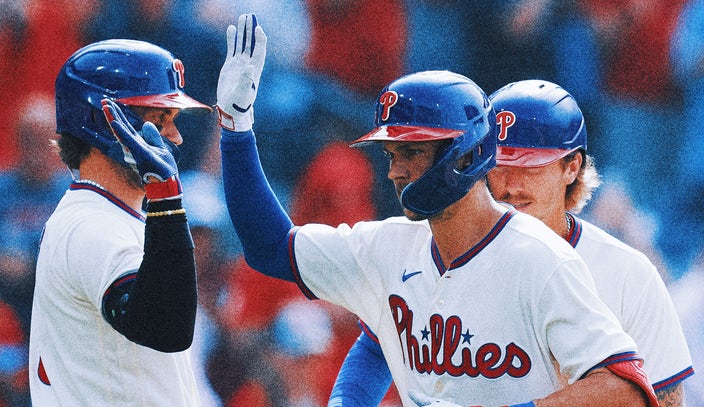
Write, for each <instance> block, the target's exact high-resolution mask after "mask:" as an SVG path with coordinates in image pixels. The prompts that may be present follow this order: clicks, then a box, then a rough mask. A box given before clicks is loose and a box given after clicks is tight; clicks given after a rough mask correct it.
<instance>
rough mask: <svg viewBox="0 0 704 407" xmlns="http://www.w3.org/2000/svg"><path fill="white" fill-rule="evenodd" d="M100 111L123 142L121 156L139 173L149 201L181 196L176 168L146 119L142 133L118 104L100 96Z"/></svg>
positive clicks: (155, 129) (174, 162) (153, 126)
mask: <svg viewBox="0 0 704 407" xmlns="http://www.w3.org/2000/svg"><path fill="white" fill-rule="evenodd" d="M102 105H103V113H104V114H105V118H106V119H107V121H108V123H109V124H110V128H111V129H112V132H113V134H114V135H115V137H116V138H117V140H118V141H119V142H120V144H121V145H122V151H123V152H124V159H125V162H126V163H127V164H129V165H130V166H131V167H132V169H134V170H135V172H137V174H139V176H140V178H141V179H142V182H143V183H144V190H145V193H146V196H147V199H148V200H151V201H160V200H164V199H176V198H180V197H181V195H182V192H183V191H182V189H181V182H180V181H179V179H178V167H177V166H176V160H175V159H174V157H173V155H172V153H171V151H170V150H169V149H168V148H167V147H166V145H165V143H164V140H163V139H162V138H161V134H159V130H158V129H157V128H156V126H155V125H154V124H153V123H151V122H145V123H144V125H143V126H142V131H141V134H140V133H139V132H137V130H135V129H134V127H132V125H131V124H130V122H129V121H128V120H127V117H126V116H125V114H124V113H123V112H122V110H121V109H120V107H119V106H118V105H117V104H116V103H115V102H113V101H112V100H110V99H103V100H102Z"/></svg>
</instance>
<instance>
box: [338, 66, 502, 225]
mask: <svg viewBox="0 0 704 407" xmlns="http://www.w3.org/2000/svg"><path fill="white" fill-rule="evenodd" d="M374 123H375V126H376V128H375V129H374V130H372V131H371V132H370V133H368V134H366V135H365V136H363V137H361V138H360V139H358V140H356V141H354V142H353V143H352V144H353V145H354V144H358V143H365V142H372V141H433V140H443V139H448V140H451V141H452V143H451V144H450V145H449V146H448V147H447V148H446V149H445V150H444V151H442V152H441V153H440V154H439V156H438V158H437V161H436V163H435V164H434V165H433V167H432V168H430V169H429V170H428V171H427V172H426V173H425V174H423V175H422V176H421V177H420V178H418V179H417V180H416V181H414V182H412V183H410V184H409V185H408V186H406V188H405V189H404V190H403V192H402V193H401V204H402V205H403V206H404V207H405V208H407V209H408V210H411V211H413V212H416V213H419V214H424V215H432V214H435V213H437V212H439V211H441V210H443V209H445V208H447V207H448V206H450V205H451V204H453V203H454V202H456V201H457V200H458V199H460V198H462V197H463V196H464V195H466V194H467V192H468V191H469V189H470V188H471V187H472V186H473V185H474V183H475V182H477V180H479V179H481V178H482V177H484V175H486V173H487V172H489V170H490V169H492V168H493V167H494V166H495V165H496V157H495V154H496V129H497V128H496V115H495V113H494V109H493V108H492V106H491V103H490V102H489V99H488V97H487V96H486V94H485V93H484V91H482V89H481V88H480V87H479V86H477V84H475V83H474V82H473V81H472V80H470V79H469V78H467V77H465V76H462V75H459V74H456V73H452V72H449V71H424V72H418V73H414V74H410V75H406V76H402V77H401V78H399V79H397V80H395V81H393V82H391V83H390V84H389V85H387V86H386V87H385V88H384V89H383V90H382V91H381V95H380V96H379V100H378V102H377V104H376V115H375V119H374ZM465 158H471V160H464V159H465ZM467 161H471V163H470V164H469V165H468V166H466V167H465V166H463V167H462V168H460V163H461V162H467Z"/></svg>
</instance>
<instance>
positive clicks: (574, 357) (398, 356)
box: [293, 211, 636, 406]
mask: <svg viewBox="0 0 704 407" xmlns="http://www.w3.org/2000/svg"><path fill="white" fill-rule="evenodd" d="M295 233H296V234H295V238H294V239H293V254H294V256H295V259H294V260H295V264H296V267H297V270H296V273H297V276H298V277H299V278H300V282H299V283H300V284H301V287H302V289H303V290H304V292H307V293H308V295H309V296H311V295H312V296H317V297H319V298H322V299H324V300H327V301H330V302H333V303H336V304H339V305H341V306H343V307H345V308H347V309H349V310H350V311H352V312H354V313H355V314H357V315H358V316H359V317H360V318H361V319H362V320H363V321H365V323H366V324H367V325H369V327H370V328H371V329H372V330H373V331H374V332H375V334H376V335H377V337H378V338H379V342H380V345H381V348H382V349H383V351H384V356H385V358H386V361H387V364H388V366H389V368H390V370H391V373H392V376H393V378H394V383H395V384H396V386H397V388H398V390H399V393H400V395H401V398H402V400H403V402H404V405H405V406H415V404H414V403H413V402H412V401H411V400H410V399H408V397H407V393H408V391H409V390H410V389H413V390H417V391H421V392H423V393H425V394H428V395H430V396H432V397H438V398H441V399H444V400H448V401H452V402H454V403H457V404H460V405H477V404H481V405H484V406H495V405H499V404H502V405H504V404H507V403H509V404H511V403H519V402H527V401H529V400H532V399H536V398H541V397H545V396H546V395H548V394H550V393H552V392H554V391H555V390H557V389H559V388H560V387H561V386H562V385H563V384H564V382H563V379H567V380H568V382H570V383H572V382H574V381H576V380H578V379H579V378H580V377H581V376H582V375H583V374H585V373H586V372H588V371H589V370H590V369H591V368H593V367H595V366H596V365H598V364H599V363H600V362H602V361H604V360H606V359H607V358H609V357H610V356H612V355H618V356H616V359H620V358H633V357H634V356H635V355H634V352H635V349H636V346H635V343H634V342H633V340H632V339H631V338H630V337H629V336H628V335H627V334H626V333H625V332H623V330H622V328H621V327H620V325H619V323H618V321H617V320H616V318H615V316H614V315H613V314H612V313H611V312H610V311H609V310H608V308H607V307H606V306H605V305H604V303H603V302H601V301H600V300H599V299H598V297H597V296H596V291H595V287H594V281H593V280H592V277H591V275H590V274H589V271H588V270H587V267H586V265H585V264H584V262H583V261H582V259H581V258H580V257H579V256H578V255H577V253H576V252H575V251H574V250H573V249H572V248H571V247H570V246H569V244H567V242H565V240H564V239H561V238H560V237H559V236H557V235H556V234H555V233H553V232H552V231H551V230H550V229H548V228H547V227H546V226H545V225H544V224H543V223H542V222H540V221H539V220H537V219H535V218H532V217H530V216H528V215H524V214H521V213H516V212H515V211H511V212H507V213H506V215H504V216H503V217H502V218H501V220H500V221H499V222H498V223H497V224H496V226H495V227H494V229H493V230H492V231H491V232H490V233H489V234H488V235H487V236H486V237H485V238H484V239H483V240H482V241H481V242H479V243H478V244H477V245H476V246H475V247H473V248H471V249H470V250H469V251H468V252H467V253H465V254H464V255H463V256H460V257H459V258H458V259H456V260H454V261H453V262H452V265H451V267H450V268H449V269H447V270H445V269H444V268H443V266H442V261H441V260H440V259H439V258H438V251H437V247H436V246H435V243H434V241H433V236H432V233H431V231H430V228H429V225H428V223H427V222H426V221H423V222H411V221H408V220H406V219H405V218H391V219H387V220H385V221H379V222H362V223H358V224H356V225H355V226H354V227H352V228H350V227H348V226H346V225H341V226H339V227H338V228H331V227H327V226H323V225H306V226H303V227H301V228H300V229H298V230H297V231H296V232H295ZM557 365H559V369H560V370H559V371H556V367H555V366H557Z"/></svg>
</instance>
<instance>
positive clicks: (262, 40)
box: [217, 14, 266, 131]
mask: <svg viewBox="0 0 704 407" xmlns="http://www.w3.org/2000/svg"><path fill="white" fill-rule="evenodd" d="M265 56H266V35H264V30H262V27H260V26H259V25H257V17H256V16H255V15H254V14H242V15H241V16H240V17H239V19H238V21H237V27H235V26H233V25H230V26H229V27H227V58H225V63H224V64H223V66H222V68H221V69H220V78H219V80H218V95H217V96H218V104H217V111H218V118H219V121H220V125H221V126H222V127H223V128H225V129H228V130H232V131H247V130H249V129H251V128H252V123H254V108H253V107H252V105H253V104H254V99H256V97H257V90H258V89H259V78H261V76H262V70H263V69H264V58H265Z"/></svg>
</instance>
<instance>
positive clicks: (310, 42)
mask: <svg viewBox="0 0 704 407" xmlns="http://www.w3.org/2000/svg"><path fill="white" fill-rule="evenodd" d="M244 12H255V13H256V14H257V18H258V21H259V23H260V24H261V25H262V26H263V27H264V29H265V32H266V33H267V36H268V38H269V43H268V55H267V61H266V65H265V68H264V72H263V75H262V79H261V85H260V89H259V95H258V99H257V102H256V105H255V124H254V129H255V132H256V134H257V139H258V144H259V148H260V153H261V156H262V161H263V165H264V169H265V171H266V173H267V174H268V176H269V179H270V181H271V183H272V186H273V188H274V189H275V191H276V192H277V193H278V194H279V196H280V198H281V200H282V203H283V204H284V205H285V206H286V208H287V209H288V210H289V211H290V213H291V215H292V218H293V220H294V221H295V222H321V223H328V224H332V225H336V224H339V223H341V222H347V223H354V222H357V221H360V220H369V219H377V218H385V217H387V216H392V215H399V214H400V213H401V212H400V207H399V205H398V203H397V200H396V198H395V196H394V192H393V188H391V184H390V183H389V182H388V181H387V180H386V178H385V176H386V166H387V164H386V162H385V159H384V158H383V157H382V156H381V154H380V153H379V152H378V151H376V150H375V149H371V150H364V149H362V150H360V149H350V148H348V147H347V143H348V142H349V141H352V140H354V139H356V138H357V137H359V136H361V135H362V134H364V133H365V132H367V131H369V130H370V129H371V128H372V126H373V107H374V102H375V99H376V97H377V96H378V92H379V91H380V90H381V88H382V87H383V86H384V85H385V84H386V83H388V82H390V81H391V80H393V79H395V78H396V77H398V76H400V75H402V74H404V73H410V72H414V71H418V70H426V69H449V70H452V71H455V72H459V73H462V74H464V75H466V76H468V77H470V78H471V79H473V80H474V81H475V82H477V84H479V85H480V86H481V87H482V88H483V89H484V90H485V91H486V92H487V94H489V93H491V92H493V91H494V90H497V89H498V88H500V87H501V86H503V85H505V84H507V83H509V82H513V81H516V80H522V79H529V78H540V79H546V80H550V81H553V82H556V83H558V84H560V85H562V86H563V87H564V88H565V89H566V90H567V91H569V92H570V93H572V94H573V95H574V96H575V97H576V99H577V100H578V102H579V103H580V106H581V108H582V111H583V113H584V115H585V117H586V119H587V131H588V135H589V146H588V149H589V153H590V154H591V155H592V156H593V157H594V158H595V161H596V166H597V169H598V170H599V171H600V173H601V175H602V178H603V185H602V186H601V188H600V189H599V190H598V192H597V193H596V194H595V196H594V198H593V199H592V202H590V203H589V204H588V206H587V208H586V210H585V211H584V212H583V213H582V214H581V216H582V217H584V218H585V219H587V220H590V221H592V222H594V223H596V224H597V225H599V226H601V227H602V228H604V229H606V230H607V231H609V232H611V233H612V234H614V235H615V236H617V237H619V238H621V239H622V240H624V241H625V242H627V243H629V244H630V245H632V246H634V247H636V248H638V249H640V250H641V251H643V252H645V253H646V254H647V255H648V256H649V257H650V259H651V260H652V261H653V262H654V263H655V264H656V265H657V266H658V268H659V271H660V272H661V274H662V277H663V279H664V280H665V282H666V284H667V285H668V288H669V289H670V293H671V295H672V298H673V301H674V302H675V305H676V307H677V309H678V312H679V313H680V318H681V321H682V324H683V327H684V329H685V334H686V335H687V338H688V341H689V345H690V348H691V351H692V356H693V359H694V367H695V370H696V371H697V372H698V373H697V374H696V375H695V376H693V377H692V378H690V379H688V380H687V381H686V382H685V387H686V391H687V399H688V401H689V404H690V405H704V363H703V358H704V319H703V318H701V317H700V315H701V310H702V309H703V307H704V137H702V136H701V135H700V129H699V126H700V125H701V123H704V97H702V96H703V95H704V0H691V1H686V0H563V1H551V0H506V1H485V0H252V1H234V0H230V1H227V0H114V1H110V0H103V1H100V0H52V1H49V0H0V72H1V74H0V106H2V108H1V109H0V239H1V244H0V407H4V406H28V405H30V403H29V397H28V385H27V369H28V366H27V355H26V354H27V343H28V332H29V318H30V310H31V303H32V291H33V282H34V278H33V277H34V260H35V258H36V254H37V253H36V251H37V247H38V239H39V237H40V234H41V230H42V227H43V225H44V222H45V221H46V219H47V218H48V217H49V215H50V214H51V212H52V210H53V208H54V206H55V205H56V204H57V203H58V201H59V199H60V198H61V196H62V194H63V192H64V191H65V190H66V188H67V186H68V184H69V182H70V180H71V178H70V174H69V172H68V170H67V169H66V168H65V167H63V166H62V165H61V163H60V161H59V159H58V157H57V155H56V154H55V152H54V151H53V150H52V147H51V146H50V143H49V140H50V139H52V138H54V137H55V134H54V130H55V117H54V99H53V91H54V79H55V77H56V74H57V72H58V71H59V69H60V67H61V65H62V64H63V63H64V61H65V60H66V59H67V58H68V57H69V56H70V55H71V54H72V53H73V52H74V51H76V50H77V49H78V48H80V47H82V46H83V45H87V44H88V43H91V42H94V41H97V40H102V39H107V38H131V39H140V40H146V41H149V42H152V43H154V44H157V45H160V46H162V47H164V48H166V49H168V50H170V51H171V52H172V53H173V54H174V55H175V56H176V57H178V58H180V59H181V60H182V61H183V62H184V64H185V67H186V79H187V82H186V91H187V93H188V94H189V95H191V96H193V97H195V98H196V99H198V100H200V101H203V102H204V103H207V104H211V105H213V104H215V102H216V100H215V95H216V87H217V79H218V74H219V70H220V67H221V65H222V62H223V61H224V58H225V52H226V43H225V30H226V27H227V25H229V24H234V23H235V21H236V18H237V16H238V15H239V14H241V13H244ZM177 123H178V125H179V128H180V130H181V133H182V134H183V136H184V139H185V142H184V145H183V146H182V149H181V150H182V158H181V162H180V168H181V174H182V175H181V176H182V179H183V182H184V190H185V198H184V201H185V205H186V208H187V211H188V217H189V221H190V224H191V226H192V228H193V235H194V238H195V239H196V246H197V249H196V255H197V261H198V272H199V291H200V297H199V300H200V309H199V313H198V325H197V339H196V343H195V344H194V366H195V368H196V372H197V374H198V376H199V381H200V383H201V386H202V392H201V393H202V398H203V402H204V406H226V407H232V406H296V407H317V406H325V405H326V402H327V397H328V394H329V392H330V389H331V387H332V384H333V382H334V379H335V376H336V374H337V370H338V368H339V365H340V363H341V362H342V359H343V358H344V356H345V354H346V353H347V350H348V349H349V346H350V345H351V344H352V342H353V341H354V340H355V338H356V337H357V335H358V333H359V327H358V325H357V320H356V317H354V316H353V315H351V314H349V313H348V312H347V311H344V310H342V309H339V308H337V307H335V306H331V305H329V304H325V303H322V302H317V301H308V300H306V299H305V298H304V297H303V295H302V294H300V292H299V291H298V290H297V288H296V287H295V286H294V285H292V284H288V283H283V282H278V281H275V280H272V279H269V278H267V277H263V276H261V275H259V274H258V273H256V272H253V271H252V270H249V269H248V267H247V265H246V264H245V263H244V261H243V260H242V258H241V252H240V247H239V243H238V241H237V238H236V236H235V235H234V231H233V229H232V226H231V224H230V223H229V218H228V217H227V213H226V208H225V206H224V198H223V193H222V191H221V184H220V156H219V149H218V143H219V130H218V127H217V119H216V117H215V115H214V114H211V115H207V114H203V115H196V114H193V115H190V114H183V115H181V116H180V117H179V119H178V122H177ZM632 284H635V285H637V284H638V281H633V282H632ZM653 329H658V327H657V326H653ZM86 351H90V350H88V349H87V350H86ZM105 368H106V369H109V368H110V367H108V366H106V367H105ZM383 404H384V405H385V406H396V405H398V398H397V395H395V393H394V389H393V388H392V389H391V391H390V392H389V395H388V396H387V397H386V398H385V401H384V403H383Z"/></svg>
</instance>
